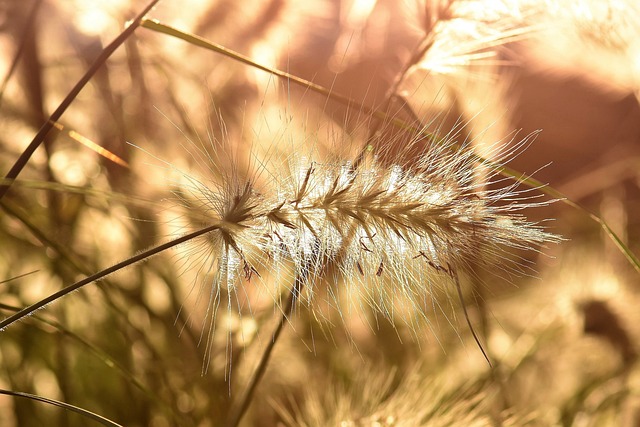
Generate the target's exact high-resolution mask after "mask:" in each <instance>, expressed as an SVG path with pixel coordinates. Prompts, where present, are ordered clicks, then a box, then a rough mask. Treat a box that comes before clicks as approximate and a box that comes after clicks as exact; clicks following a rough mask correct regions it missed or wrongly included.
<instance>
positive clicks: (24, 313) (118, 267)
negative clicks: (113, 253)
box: [0, 224, 220, 331]
mask: <svg viewBox="0 0 640 427" xmlns="http://www.w3.org/2000/svg"><path fill="white" fill-rule="evenodd" d="M218 228H220V226H219V225H218V224H214V225H210V226H208V227H205V228H202V229H200V230H197V231H194V232H193V233H189V234H186V235H184V236H182V237H179V238H177V239H174V240H171V241H169V242H166V243H163V244H162V245H159V246H156V247H153V248H151V249H148V250H146V251H143V252H140V253H139V254H137V255H135V256H132V257H131V258H128V259H126V260H124V261H122V262H119V263H117V264H114V265H112V266H111V267H109V268H106V269H104V270H102V271H99V272H97V273H95V274H93V275H91V276H89V277H86V278H84V279H82V280H80V281H78V282H76V283H74V284H73V285H69V286H67V287H66V288H63V289H60V290H59V291H58V292H55V293H53V294H51V295H49V296H48V297H46V298H43V299H41V300H40V301H38V302H37V303H35V304H32V305H30V306H28V307H26V308H24V309H22V310H20V311H19V312H17V313H15V314H13V315H12V316H9V317H7V318H6V319H4V320H3V321H2V322H0V331H2V330H4V329H5V328H6V327H7V326H9V325H11V324H13V323H15V322H17V321H18V320H21V319H23V318H24V317H26V316H29V315H30V314H32V313H33V312H35V311H37V310H39V309H41V308H43V307H45V306H46V305H48V304H50V303H52V302H54V301H56V300H58V299H60V298H62V297H63V296H65V295H68V294H70V293H71V292H73V291H76V290H78V289H80V288H82V287H83V286H85V285H88V284H89V283H92V282H95V281H96V280H100V279H102V278H104V277H106V276H108V275H110V274H112V273H115V272H116V271H119V270H122V269H123V268H126V267H128V266H130V265H133V264H135V263H137V262H139V261H144V260H146V259H148V258H151V257H152V256H154V255H157V254H159V253H160V252H163V251H165V250H167V249H170V248H173V247H174V246H178V245H179V244H181V243H185V242H188V241H189V240H192V239H195V238H196V237H198V236H202V235H204V234H207V233H209V232H211V231H213V230H217V229H218Z"/></svg>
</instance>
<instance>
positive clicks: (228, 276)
mask: <svg viewBox="0 0 640 427" xmlns="http://www.w3.org/2000/svg"><path fill="white" fill-rule="evenodd" d="M427 145H428V147H427V148H425V149H424V151H423V154H422V155H421V156H418V157H417V158H416V159H414V160H413V163H412V164H410V165H409V164H405V165H401V164H389V163H387V161H386V160H385V163H384V164H383V163H380V162H379V161H378V158H377V157H376V156H375V155H370V156H368V157H367V158H366V159H365V160H364V161H362V162H358V163H357V164H356V163H352V162H348V161H342V162H341V161H328V162H319V161H315V160H314V159H313V158H311V157H297V158H296V157H292V159H291V160H290V162H289V163H288V167H283V168H278V169H277V170H269V171H268V173H266V174H265V175H267V176H269V177H270V178H271V179H270V182H268V183H266V184H262V185H260V188H257V185H256V184H254V182H257V180H255V181H252V180H240V179H238V178H236V177H233V176H229V177H227V178H226V179H225V180H223V181H224V182H223V183H222V184H220V185H218V184H213V183H207V184H206V185H205V184H204V183H203V182H200V181H197V180H196V179H194V178H191V177H190V178H189V182H190V183H191V185H189V186H188V191H186V192H185V191H184V190H183V191H182V195H181V197H182V198H183V200H184V202H183V204H184V205H185V206H186V207H187V208H188V210H190V211H193V210H194V207H195V208H197V210H198V211H200V213H201V215H199V218H200V220H199V221H198V222H197V223H195V224H192V225H191V226H195V227H204V226H211V225H218V227H217V228H216V229H215V230H214V231H212V232H210V233H208V234H207V235H205V236H203V237H201V238H199V239H198V240H197V241H194V242H192V247H191V249H190V250H189V252H188V254H187V256H186V257H185V258H184V263H185V265H186V266H194V267H196V268H197V269H198V276H199V278H198V279H197V280H199V281H200V282H202V283H203V284H205V285H208V286H210V289H209V295H208V309H207V317H208V318H209V319H211V322H212V323H211V324H212V325H213V324H214V323H215V319H216V315H217V311H218V306H219V305H220V304H221V303H222V301H224V303H225V304H226V306H227V310H229V311H233V310H234V309H237V310H239V311H242V310H243V309H246V305H245V304H248V303H249V302H250V301H251V298H250V295H251V294H254V292H256V288H261V290H266V291H267V293H268V295H269V296H270V297H271V298H272V300H273V301H274V302H275V303H276V305H279V304H280V301H281V294H282V291H283V289H287V288H288V289H292V288H293V282H294V280H293V277H298V278H300V277H302V278H304V281H305V285H304V293H303V294H301V295H298V300H301V301H303V302H304V303H305V304H307V305H309V306H310V307H312V308H315V307H316V305H317V303H320V301H321V300H322V299H320V297H319V295H320V294H321V293H322V295H323V296H324V299H323V302H325V303H327V304H328V305H329V306H332V307H336V308H338V309H342V308H344V303H345V300H346V302H347V304H348V305H350V306H358V307H360V306H362V307H370V308H371V309H372V310H373V311H374V312H376V313H379V314H382V315H383V316H384V317H386V318H387V319H389V320H390V321H391V322H393V323H395V322H396V321H397V320H398V318H399V319H400V320H402V321H404V322H405V323H407V324H411V325H412V326H413V323H412V322H413V320H411V319H410V317H411V316H414V315H415V314H416V313H417V314H418V316H419V317H422V318H423V319H425V320H427V321H428V317H427V315H426V309H427V308H426V307H425V301H427V300H429V299H431V304H429V305H431V306H436V305H438V304H437V302H434V301H433V299H434V298H435V297H434V293H435V290H436V289H442V288H443V287H445V284H446V283H456V282H457V280H458V279H457V275H458V273H459V272H466V271H469V270H471V266H472V265H474V266H475V265H481V266H482V265H486V266H491V268H492V269H493V263H492V261H491V260H492V259H494V260H495V259H496V258H498V259H499V261H500V263H501V268H502V269H503V270H504V271H506V272H508V273H511V272H512V271H518V270H519V269H520V268H521V265H520V264H518V263H516V262H511V263H509V262H507V263H505V260H506V259H508V257H507V255H506V254H507V252H508V251H507V249H508V248H517V249H533V248H535V247H537V246H539V245H541V244H544V243H545V242H553V241H556V240H557V238H556V237H555V236H553V235H551V234H549V233H547V232H545V231H543V230H542V229H541V228H540V227H539V226H538V225H536V224H533V223H530V222H528V221H527V220H526V219H525V218H524V217H522V216H521V215H520V214H519V212H518V211H519V210H521V209H523V208H524V207H526V206H530V205H535V203H532V201H531V200H530V196H529V195H527V194H526V192H525V191H518V190H517V188H516V186H514V185H512V184H509V185H506V186H503V187H502V188H500V189H498V190H489V189H486V188H485V186H484V184H483V183H479V182H477V180H476V176H477V171H478V168H480V167H481V166H480V165H479V163H478V161H477V158H476V157H475V155H474V154H473V152H472V151H471V149H470V147H469V146H468V145H463V146H456V145H455V144H454V143H453V142H451V141H449V142H447V143H444V144H441V145H437V144H436V143H432V144H427ZM264 172H265V171H262V173H264ZM489 175H491V173H489ZM493 175H496V171H495V170H494V171H493ZM327 282H328V283H329V285H330V287H331V289H330V290H328V291H327V290H326V289H325V288H326V287H325V286H320V285H323V284H326V283H327ZM256 284H260V286H255V285H256ZM203 289H204V287H202V288H201V292H200V295H201V297H204V296H205V293H204V292H203ZM344 291H346V292H344ZM345 295H347V296H345ZM407 313H410V314H407ZM340 315H341V316H342V313H340Z"/></svg>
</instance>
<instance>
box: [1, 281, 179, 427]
mask: <svg viewBox="0 0 640 427" xmlns="http://www.w3.org/2000/svg"><path fill="white" fill-rule="evenodd" d="M27 274H28V273H27ZM0 309H1V310H7V311H12V312H18V311H20V308H19V307H13V306H10V305H7V304H2V303H0ZM32 318H33V319H35V320H37V321H39V322H42V323H44V324H45V325H48V326H51V327H52V328H54V329H55V330H57V331H58V332H60V333H61V334H63V335H65V336H67V337H69V338H71V339H72V340H74V341H76V342H78V343H79V344H80V345H82V346H83V347H85V348H87V349H88V350H89V351H90V352H91V353H93V354H94V355H95V356H96V357H97V358H98V360H100V361H101V362H102V363H103V364H104V365H105V366H107V367H108V368H110V369H113V370H115V371H116V372H118V373H119V374H120V375H121V376H122V377H123V378H124V379H126V380H127V381H129V382H130V383H131V384H133V385H134V386H135V387H136V388H137V389H138V390H140V391H141V392H142V393H143V394H144V395H146V396H147V397H149V399H150V400H151V401H153V402H154V403H156V404H158V405H159V406H160V407H161V408H162V409H163V410H164V411H165V412H166V413H167V414H168V415H170V416H171V417H172V418H173V420H174V421H175V422H178V421H179V417H178V415H177V414H176V413H175V412H174V411H173V410H172V409H171V408H170V407H169V406H168V405H167V404H165V402H164V401H163V400H162V399H161V398H160V396H158V395H157V394H156V393H154V392H153V391H152V390H150V389H149V388H147V387H146V386H145V385H144V384H142V383H141V382H140V381H139V380H138V379H137V378H136V377H135V376H134V375H133V373H131V372H130V371H128V370H127V369H126V368H125V367H124V366H122V365H121V364H120V363H118V361H116V360H115V359H113V358H112V357H111V356H109V355H108V354H107V353H105V352H104V351H102V350H101V349H100V348H98V347H96V346H95V345H93V344H91V343H90V342H89V341H87V340H85V339H84V338H82V337H81V336H79V335H77V334H75V333H74V332H73V331H70V330H69V329H67V328H65V327H64V326H63V325H61V324H60V323H58V322H56V321H52V320H47V319H44V318H43V317H41V316H37V315H35V316H32Z"/></svg>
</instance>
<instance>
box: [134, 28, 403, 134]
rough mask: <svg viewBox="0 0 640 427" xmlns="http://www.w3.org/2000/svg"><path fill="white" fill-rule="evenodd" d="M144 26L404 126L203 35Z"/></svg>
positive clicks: (359, 103) (347, 98)
mask: <svg viewBox="0 0 640 427" xmlns="http://www.w3.org/2000/svg"><path fill="white" fill-rule="evenodd" d="M141 25H142V26H143V27H144V28H148V29H150V30H153V31H156V32H159V33H162V34H167V35H170V36H172V37H176V38H179V39H181V40H184V41H186V42H187V43H190V44H193V45H195V46H198V47H202V48H204V49H208V50H211V51H213V52H217V53H220V54H222V55H224V56H226V57H228V58H231V59H233V60H235V61H238V62H241V63H243V64H246V65H249V66H250V67H253V68H256V69H258V70H262V71H265V72H267V73H269V74H273V75H274V76H276V77H280V78H282V79H286V80H288V81H290V82H292V83H295V84H297V85H300V86H302V87H304V88H306V89H309V90H311V91H313V92H316V93H319V94H320V95H324V96H326V97H328V98H330V99H332V100H333V101H336V102H338V103H340V104H343V105H346V106H347V107H348V108H355V109H357V110H358V111H361V112H363V113H365V114H368V115H370V116H373V117H377V118H380V119H389V120H391V121H392V123H393V124H394V125H396V126H399V127H402V128H406V127H407V124H406V123H404V122H403V121H402V120H400V119H397V118H389V117H388V116H387V114H386V113H385V112H384V111H383V110H379V109H375V108H371V107H368V106H366V105H364V104H363V103H361V102H358V101H356V100H354V99H352V98H349V97H347V96H344V95H341V94H339V93H336V92H333V91H331V90H329V89H327V88H325V87H324V86H321V85H318V84H316V83H313V82H310V81H308V80H305V79H303V78H301V77H298V76H295V75H293V74H289V73H287V72H285V71H282V70H278V69H276V68H271V67H267V66H266V65H261V64H258V63H256V62H254V61H253V60H252V59H251V58H249V57H247V56H244V55H242V54H241V53H238V52H235V51H233V50H231V49H228V48H226V47H224V46H221V45H219V44H217V43H213V42H211V41H209V40H207V39H205V38H203V37H200V36H197V35H195V34H190V33H187V32H184V31H181V30H179V29H177V28H174V27H172V26H170V25H166V24H163V23H162V22H160V21H158V20H155V19H143V20H142V24H141Z"/></svg>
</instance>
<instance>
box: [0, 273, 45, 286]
mask: <svg viewBox="0 0 640 427" xmlns="http://www.w3.org/2000/svg"><path fill="white" fill-rule="evenodd" d="M38 271H40V270H33V271H30V272H28V273H23V274H19V275H17V276H13V277H10V278H8V279H5V280H0V285H2V284H3V283H9V282H11V281H12V280H18V279H21V278H23V277H26V276H29V275H31V274H35V273H37V272H38Z"/></svg>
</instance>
